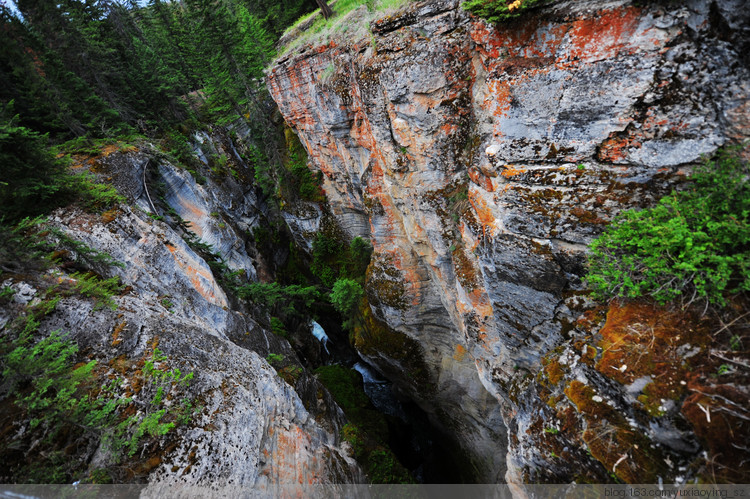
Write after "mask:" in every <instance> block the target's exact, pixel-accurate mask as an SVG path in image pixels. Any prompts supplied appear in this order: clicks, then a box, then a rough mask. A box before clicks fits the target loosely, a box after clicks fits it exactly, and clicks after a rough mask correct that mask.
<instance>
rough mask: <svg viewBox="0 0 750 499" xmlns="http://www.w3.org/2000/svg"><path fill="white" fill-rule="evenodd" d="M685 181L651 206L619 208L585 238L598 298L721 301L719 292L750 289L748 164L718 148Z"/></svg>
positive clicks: (589, 281) (592, 279)
mask: <svg viewBox="0 0 750 499" xmlns="http://www.w3.org/2000/svg"><path fill="white" fill-rule="evenodd" d="M691 181H692V182H691V185H690V186H689V187H688V188H687V189H685V190H683V191H679V192H673V193H672V194H670V195H668V196H666V197H664V198H663V199H661V200H660V201H659V203H658V204H657V205H656V206H654V207H653V208H651V209H647V210H643V211H633V210H631V211H627V212H625V213H622V214H621V215H620V216H619V217H617V218H616V219H615V221H614V222H613V223H612V224H611V225H610V227H609V228H608V229H607V231H606V232H605V233H604V234H603V235H602V236H601V237H599V238H598V239H597V240H595V241H594V242H593V243H592V244H591V255H590V257H589V264H590V267H589V273H588V276H587V278H586V280H587V281H588V283H589V286H591V287H592V288H593V290H594V292H595V294H596V296H597V297H599V298H602V299H607V298H611V297H615V296H621V297H628V298H635V297H639V296H652V297H653V298H654V299H656V300H657V301H659V302H661V303H665V302H668V301H671V300H675V299H680V300H681V301H682V302H683V303H691V302H693V301H694V300H696V299H706V300H708V301H709V302H711V303H715V304H719V305H723V304H724V303H725V299H724V294H725V293H736V292H741V291H749V290H750V218H749V217H750V215H749V214H750V182H748V165H747V163H745V162H743V161H742V160H741V159H740V157H739V156H738V154H736V152H733V151H723V152H720V153H719V154H718V155H717V157H716V158H715V159H714V160H713V161H709V162H707V163H705V164H704V165H702V166H701V167H699V168H697V169H696V171H695V173H694V174H693V175H692V176H691Z"/></svg>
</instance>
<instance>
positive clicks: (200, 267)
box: [0, 150, 365, 491]
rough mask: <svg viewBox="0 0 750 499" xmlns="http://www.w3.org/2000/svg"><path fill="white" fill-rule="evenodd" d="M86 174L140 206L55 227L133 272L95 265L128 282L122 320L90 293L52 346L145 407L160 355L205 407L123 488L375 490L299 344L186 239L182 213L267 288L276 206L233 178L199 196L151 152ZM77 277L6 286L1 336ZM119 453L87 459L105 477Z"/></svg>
mask: <svg viewBox="0 0 750 499" xmlns="http://www.w3.org/2000/svg"><path fill="white" fill-rule="evenodd" d="M85 166H87V167H90V168H92V169H93V170H94V171H95V172H96V173H97V174H99V175H102V176H106V177H107V179H108V180H109V181H110V182H112V183H113V184H114V185H115V186H116V187H117V189H118V190H119V191H120V193H121V194H123V195H124V196H125V197H126V198H127V201H128V203H123V204H121V205H118V206H117V207H116V208H115V209H112V210H110V211H107V212H106V213H104V214H102V215H97V214H91V213H86V212H83V211H81V210H79V209H75V208H68V209H60V210H57V211H56V212H54V213H53V214H52V215H50V216H49V219H48V223H49V224H51V225H52V226H54V227H56V228H57V229H59V230H61V231H62V232H64V233H66V234H67V235H68V236H69V237H70V238H72V239H74V240H76V241H79V242H80V243H84V244H85V245H86V246H88V247H89V248H92V249H95V250H97V251H100V252H105V253H107V254H109V255H110V256H111V257H112V258H114V259H115V260H116V261H119V262H121V263H122V264H123V265H122V267H118V266H110V265H107V264H104V263H94V264H90V265H89V267H91V269H92V270H94V271H95V272H96V273H98V274H99V275H101V276H103V277H106V278H109V277H113V276H115V275H116V276H119V277H120V282H121V284H122V286H123V287H124V290H123V292H122V294H121V295H120V296H115V297H114V298H113V299H114V302H115V304H116V305H117V308H116V309H115V310H112V309H110V308H108V307H102V306H97V305H96V303H95V302H94V301H92V300H89V299H86V298H84V297H83V296H81V295H80V294H74V295H73V296H68V297H66V298H64V299H63V300H62V301H60V302H59V303H57V305H56V307H55V308H54V311H53V312H51V313H50V314H49V315H48V316H46V317H45V318H44V320H43V321H42V324H41V326H40V328H39V331H40V334H42V335H44V334H47V333H49V332H50V331H55V330H58V331H62V332H64V333H69V334H70V338H71V339H72V340H73V341H74V342H75V343H76V344H77V345H78V348H79V351H81V352H86V356H87V357H88V358H89V359H95V360H96V361H97V363H98V365H99V366H102V367H101V369H103V370H104V371H103V373H104V374H103V375H111V376H112V377H114V376H117V377H121V378H122V379H123V380H124V386H125V387H130V388H128V389H129V390H131V391H132V392H133V393H134V396H135V397H137V396H138V393H139V392H138V389H137V387H138V386H139V384H143V383H144V381H143V379H142V378H143V374H142V373H141V369H142V368H143V362H144V361H145V360H146V359H148V358H149V357H150V356H151V355H152V353H153V352H154V349H155V348H157V347H158V349H159V350H160V351H161V352H163V353H164V355H166V357H167V359H168V360H167V362H168V366H167V367H165V369H175V368H177V369H179V370H180V371H181V372H183V373H188V372H192V373H193V374H194V378H193V380H192V382H191V383H190V384H189V388H188V390H189V391H188V393H186V394H185V395H186V396H187V397H188V398H190V399H191V400H194V401H195V405H196V406H200V407H201V409H200V411H199V412H198V413H196V414H194V415H193V416H192V417H191V418H190V421H189V422H188V423H184V424H181V425H179V426H178V427H177V428H176V429H175V430H173V431H171V432H169V433H167V435H166V436H165V437H163V438H160V439H157V440H158V442H157V443H156V444H154V443H153V442H152V444H153V445H152V444H149V448H148V449H145V450H144V452H146V457H143V456H141V457H142V459H141V461H142V462H141V461H138V462H137V467H135V468H134V469H133V470H131V471H132V474H131V475H127V476H123V477H122V479H123V480H138V481H144V480H148V482H149V483H151V484H161V485H166V486H168V485H169V484H173V483H182V484H192V485H201V486H227V485H243V486H247V487H253V488H255V489H258V490H262V489H267V488H268V487H273V486H277V485H279V484H282V485H289V484H332V483H362V482H364V481H365V477H364V475H363V473H362V471H361V470H360V468H359V466H358V465H357V464H356V462H355V461H354V459H353V458H352V457H350V455H349V454H350V451H347V450H346V449H344V448H342V445H341V441H340V440H339V431H340V429H341V427H342V426H343V425H344V424H345V422H346V420H345V417H344V414H343V412H342V411H341V409H340V408H339V407H338V406H337V405H336V404H335V402H334V400H333V398H332V397H331V396H330V394H328V392H327V391H326V390H325V389H324V387H323V385H321V384H320V383H319V382H318V381H317V379H316V378H315V377H314V376H312V375H311V374H309V373H308V372H306V371H305V370H304V369H303V368H302V367H299V366H300V362H299V359H298V358H297V356H296V354H295V352H294V350H293V349H292V348H291V346H290V345H289V343H288V342H287V341H286V340H284V339H281V338H280V337H278V336H276V335H274V334H272V333H271V332H270V331H267V330H266V329H265V328H264V327H263V326H262V325H261V324H259V323H258V321H257V320H256V319H255V318H254V314H255V313H256V312H257V310H252V309H250V308H248V307H245V306H243V305H242V304H237V303H234V302H233V300H232V299H231V298H230V297H228V296H227V294H226V293H225V292H224V290H223V289H222V287H221V285H220V284H219V282H218V281H217V278H216V276H215V274H214V272H213V271H212V269H211V267H210V265H209V263H208V262H207V261H206V260H205V259H204V258H203V257H202V256H201V254H200V253H199V252H197V251H195V250H194V249H193V248H191V244H194V243H193V242H191V243H190V244H188V242H186V234H185V232H184V231H183V230H182V229H179V230H178V229H177V226H178V224H177V222H176V221H175V219H176V216H175V215H174V213H175V212H176V213H177V214H178V215H181V218H182V220H184V225H186V226H187V227H188V228H190V229H191V230H192V232H193V233H194V234H195V236H190V237H194V238H196V239H195V241H196V242H197V241H200V242H201V243H203V244H204V245H211V246H213V248H214V251H215V252H216V253H218V254H219V255H221V256H222V257H223V258H224V260H225V261H226V262H227V263H228V265H229V266H230V267H232V268H235V267H236V268H239V269H244V270H247V271H248V273H249V274H250V275H251V276H254V275H255V274H256V266H258V267H262V262H259V261H258V260H256V259H254V258H252V257H251V256H250V255H251V254H253V253H254V248H253V247H252V245H251V244H249V243H247V239H246V238H243V237H242V235H243V233H246V232H249V231H250V230H251V229H252V228H254V227H255V226H257V225H258V224H259V223H260V219H261V218H262V216H263V215H264V210H265V209H266V208H265V207H264V206H263V204H262V202H261V201H260V200H259V199H258V197H257V196H256V195H255V193H254V191H253V189H252V188H251V187H248V188H247V189H244V188H243V186H242V183H241V182H238V181H234V180H232V179H224V181H223V182H222V185H217V181H215V180H212V179H206V181H205V182H204V184H203V185H201V184H198V183H196V182H195V180H194V179H193V177H192V176H191V175H190V174H189V173H188V172H186V171H185V170H181V169H179V168H177V167H175V166H173V165H172V164H170V163H169V162H168V161H166V160H164V159H163V158H162V159H159V157H158V156H155V155H154V153H152V152H149V151H137V150H128V151H120V152H113V151H107V152H106V153H105V154H102V155H100V156H97V157H96V158H93V159H91V160H87V162H86V163H85ZM144 168H148V170H147V171H146V172H145V173H144ZM150 175H154V176H156V178H151V177H150ZM159 183H161V184H162V185H163V187H161V188H160V190H159V192H157V191H156V188H155V186H157V185H158V184H159ZM144 186H145V187H144ZM148 191H150V192H148ZM157 195H158V196H160V198H159V200H158V201H159V202H158V203H157V206H158V208H157V209H156V210H155V209H154V201H156V200H157V198H156V196H157ZM149 198H151V199H149ZM167 208H171V209H172V210H173V212H170V213H171V214H169V213H167V211H168V210H167ZM154 211H156V213H154ZM155 215H159V216H155ZM162 215H163V217H161V216H162ZM165 219H167V220H169V223H168V222H167V221H166V220H165ZM190 237H187V239H190ZM65 268H66V267H65V266H64V265H63V266H61V267H60V269H58V270H56V272H57V273H53V274H50V273H45V272H40V271H38V270H33V269H32V270H29V272H28V273H23V274H18V275H15V274H9V277H8V279H7V280H5V281H4V284H3V285H4V286H8V287H10V288H11V289H13V290H14V291H15V294H14V300H13V303H12V306H11V307H9V308H8V310H3V311H2V313H0V329H2V328H3V327H4V326H5V324H6V323H7V322H8V321H9V320H11V319H12V318H13V317H15V316H16V315H17V314H19V313H21V311H22V309H23V306H24V305H33V304H34V303H37V302H38V301H39V299H41V298H42V297H43V295H44V293H43V292H42V291H40V290H43V289H46V288H48V287H49V286H50V285H56V283H64V282H71V283H72V282H75V279H76V276H74V275H72V274H70V273H68V271H66V270H65ZM261 270H262V269H261ZM235 301H236V300H235ZM270 353H273V354H275V355H277V356H278V357H277V358H281V359H284V363H285V364H286V365H291V366H292V367H294V369H293V370H291V371H290V373H293V374H290V375H289V376H287V377H286V378H282V377H281V376H280V375H279V374H277V372H276V370H274V368H272V367H271V366H270V365H269V363H268V362H267V361H266V360H265V359H266V358H267V356H268V355H269V354H270ZM285 379H286V381H285ZM172 403H174V402H172ZM154 445H156V447H154ZM108 455H109V454H108V452H107V451H106V450H105V449H104V448H103V447H102V448H100V449H99V450H98V451H97V452H96V453H95V454H94V455H93V457H92V455H91V454H89V455H86V456H84V457H83V458H81V459H85V460H86V462H87V463H89V466H90V468H91V469H95V468H98V467H107V466H109V465H111V463H110V462H108V459H109V458H108V457H107V456H108ZM75 457H76V458H80V456H78V455H76V456H75ZM155 490H157V491H158V490H160V489H158V488H157V489H155Z"/></svg>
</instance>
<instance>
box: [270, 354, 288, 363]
mask: <svg viewBox="0 0 750 499" xmlns="http://www.w3.org/2000/svg"><path fill="white" fill-rule="evenodd" d="M266 362H268V363H269V364H271V365H274V364H280V363H282V362H284V356H283V355H280V354H278V353H269V354H268V355H267V356H266Z"/></svg>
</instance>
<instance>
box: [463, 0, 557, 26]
mask: <svg viewBox="0 0 750 499" xmlns="http://www.w3.org/2000/svg"><path fill="white" fill-rule="evenodd" d="M552 1H553V0H468V1H467V2H464V4H463V8H464V9H466V10H468V11H469V12H471V13H472V14H475V15H477V16H479V17H482V18H484V19H486V20H487V21H489V22H491V23H502V22H506V21H509V20H511V19H515V18H517V17H520V16H521V15H522V14H523V12H524V11H525V10H527V9H530V8H532V7H537V6H539V5H543V4H545V3H551V2H552Z"/></svg>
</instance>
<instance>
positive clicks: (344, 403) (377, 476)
mask: <svg viewBox="0 0 750 499" xmlns="http://www.w3.org/2000/svg"><path fill="white" fill-rule="evenodd" d="M315 375H316V377H317V378H318V379H319V380H320V382H321V383H323V384H324V385H325V387H326V388H327V389H328V391H329V392H330V393H331V395H332V396H333V398H334V400H336V403H337V404H338V405H339V407H341V409H342V410H343V411H344V413H345V414H346V417H347V419H349V421H350V423H349V424H347V425H345V426H344V427H343V428H342V430H341V437H342V438H343V439H344V440H346V441H347V442H349V443H350V444H351V445H352V450H353V451H354V455H355V457H356V458H357V460H358V461H359V462H360V463H362V464H363V465H364V466H363V467H364V469H365V472H366V473H367V476H368V477H369V479H370V482H372V483H413V479H412V478H411V476H409V472H408V471H407V470H406V469H405V468H404V467H403V466H402V465H401V464H400V463H399V462H398V459H397V458H396V456H394V455H393V452H391V451H390V450H389V449H388V448H387V447H386V446H385V444H384V442H386V441H387V440H388V424H387V423H386V421H385V418H384V417H383V415H382V414H381V413H380V412H378V411H377V410H375V409H374V408H373V407H372V405H371V403H370V399H368V398H367V395H365V392H364V389H363V386H362V380H361V377H360V375H359V373H357V372H356V371H354V370H352V369H347V368H345V367H342V366H338V365H331V366H321V367H319V368H317V369H316V370H315Z"/></svg>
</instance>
